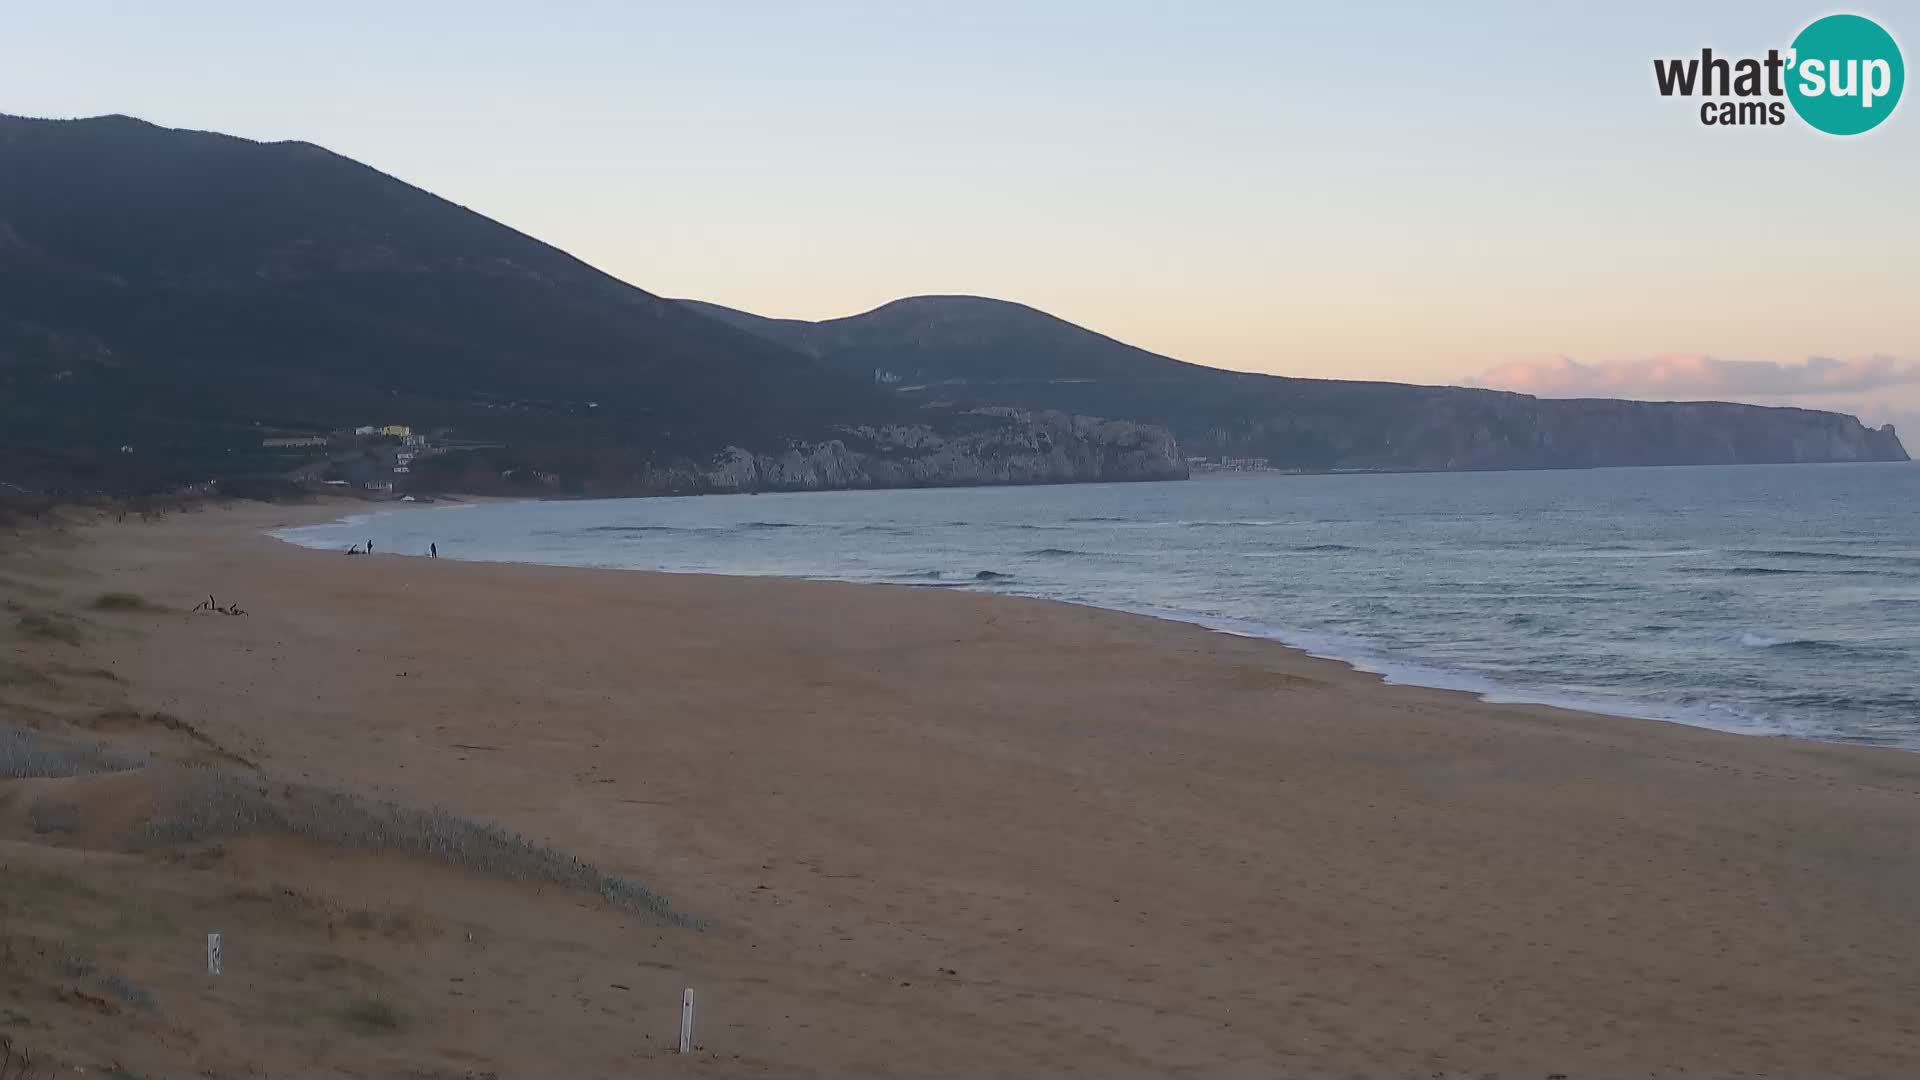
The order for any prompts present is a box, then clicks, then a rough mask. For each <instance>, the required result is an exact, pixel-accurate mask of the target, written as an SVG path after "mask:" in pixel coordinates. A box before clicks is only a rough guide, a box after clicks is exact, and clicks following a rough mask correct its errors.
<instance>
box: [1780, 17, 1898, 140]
mask: <svg viewBox="0 0 1920 1080" xmlns="http://www.w3.org/2000/svg"><path fill="white" fill-rule="evenodd" d="M1788 63H1789V65H1790V67H1789V69H1788V76H1787V100H1788V101H1791V102H1792V103H1793V111H1794V112H1797V113H1799V114H1800V119H1802V120H1805V121H1806V122H1807V123H1808V124H1811V125H1812V126H1813V127H1815V128H1817V129H1819V130H1821V131H1824V132H1826V133H1827V134H1829V135H1858V134H1860V133H1861V132H1863V131H1870V130H1872V129H1873V128H1875V127H1877V126H1878V125H1879V124H1880V122H1881V121H1882V120H1885V119H1886V118H1887V117H1888V116H1889V115H1890V114H1892V112H1893V107H1894V106H1895V105H1898V104H1899V103H1900V91H1901V90H1902V89H1904V88H1905V86H1906V84H1907V67H1906V64H1904V63H1902V62H1901V59H1900V46H1899V45H1898V44H1896V43H1895V42H1894V40H1893V35H1892V34H1889V33H1887V32H1886V31H1885V30H1884V29H1882V28H1881V27H1880V24H1879V23H1877V22H1874V21H1873V20H1872V19H1868V18H1863V17H1861V16H1859V15H1829V16H1827V17H1826V18H1824V19H1818V20H1815V21H1814V22H1813V23H1811V24H1810V25H1808V27H1807V28H1806V29H1805V30H1802V31H1800V36H1799V37H1796V38H1794V39H1793V55H1792V59H1791V60H1789V61H1788Z"/></svg>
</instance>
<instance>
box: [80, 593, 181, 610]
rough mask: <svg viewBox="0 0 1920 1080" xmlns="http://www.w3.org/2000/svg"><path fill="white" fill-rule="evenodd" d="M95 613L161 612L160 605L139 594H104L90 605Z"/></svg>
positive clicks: (95, 598)
mask: <svg viewBox="0 0 1920 1080" xmlns="http://www.w3.org/2000/svg"><path fill="white" fill-rule="evenodd" d="M88 606H89V607H91V608H93V610H95V611H161V610H164V609H162V608H161V607H160V606H159V605H158V604H155V603H153V602H151V601H149V600H148V599H147V598H146V597H144V596H141V595H140V594H139V593H130V592H103V593H101V594H100V595H99V596H96V597H94V598H93V603H91V604H89V605H88Z"/></svg>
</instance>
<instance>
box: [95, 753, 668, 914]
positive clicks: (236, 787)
mask: <svg viewBox="0 0 1920 1080" xmlns="http://www.w3.org/2000/svg"><path fill="white" fill-rule="evenodd" d="M256 834H277V835H285V836H293V837H297V838H299V839H302V840H307V841H310V842H312V843H316V844H324V845H327V846H329V847H335V848H341V849H345V850H349V851H367V852H397V853H400V854H406V855H415V856H420V857H423V858H427V859H432V860H433V861H435V862H439V863H443V864H445V865H448V866H453V867H458V868H461V869H465V870H474V871H478V872H480V873H483V874H488V875H491V876H494V877H501V878H507V879H509V880H514V881H531V882H541V883H547V884H553V885H562V886H569V887H573V888H582V889H587V890H589V891H592V892H594V893H597V894H598V895H599V896H600V897H601V898H602V899H603V900H605V901H606V902H607V903H608V904H611V905H613V906H614V907H618V908H623V909H626V910H629V911H635V912H639V913H642V914H646V915H650V916H652V917H654V918H655V919H658V920H659V921H660V922H662V923H663V924H666V925H671V926H691V925H694V923H693V922H692V920H690V919H689V918H687V916H685V915H682V914H681V913H679V912H676V911H674V910H673V908H672V906H671V905H670V904H669V903H668V902H667V900H666V899H665V898H664V897H662V896H660V895H659V894H657V893H655V892H653V891H652V890H650V889H648V888H646V887H645V886H643V885H640V884H639V883H637V882H634V881H631V880H628V879H626V878H621V877H615V876H612V875H610V874H606V873H602V872H601V871H600V870H599V868H597V867H595V866H594V865H593V864H591V863H588V862H584V861H582V860H580V859H576V858H574V857H572V856H571V855H567V854H566V853H564V852H561V851H559V850H557V849H555V848H551V847H547V846H546V845H543V844H536V843H534V842H533V841H531V840H529V839H527V838H526V837H524V836H521V835H519V834H518V833H515V832H511V831H509V830H507V829H503V828H501V827H500V826H498V825H492V824H488V823H484V822H477V821H470V820H468V819H466V818H462V817H457V816H455V815H453V814H449V813H447V812H446V811H444V810H425V811H423V810H413V809H408V808H406V807H402V806H400V805H399V804H397V803H391V802H374V801H370V800H367V799H363V798H360V797H359V796H355V795H351V794H348V793H346V792H340V791H328V790H324V789H297V790H296V789H288V790H287V793H286V796H285V797H284V798H280V799H274V798H272V797H270V795H269V789H268V788H267V787H265V786H262V785H261V784H259V783H258V782H255V781H249V780H248V779H246V778H244V777H241V776H238V775H236V774H234V773H231V772H227V771H225V770H220V769H196V770H194V772H193V774H192V777H191V780H190V782H189V784H188V785H187V787H186V788H185V789H184V790H183V791H182V792H181V793H180V795H179V797H178V798H176V799H175V800H174V802H173V803H172V805H169V806H165V807H161V808H158V809H156V811H155V813H154V815H153V816H152V817H151V818H149V819H148V821H147V822H146V823H145V824H144V825H142V826H141V827H140V829H139V830H138V832H137V833H136V835H135V836H134V838H133V841H134V844H135V846H136V847H148V846H168V845H173V844H181V843H192V842H196V841H200V840H206V839H213V838H217V837H223V836H247V835H256Z"/></svg>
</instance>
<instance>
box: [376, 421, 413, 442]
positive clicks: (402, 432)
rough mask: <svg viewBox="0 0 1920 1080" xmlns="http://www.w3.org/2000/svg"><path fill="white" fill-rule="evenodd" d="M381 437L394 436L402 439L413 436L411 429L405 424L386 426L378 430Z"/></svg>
mask: <svg viewBox="0 0 1920 1080" xmlns="http://www.w3.org/2000/svg"><path fill="white" fill-rule="evenodd" d="M380 434H382V435H396V436H398V437H400V438H402V439H404V438H407V437H408V436H410V435H412V434H413V429H412V428H410V427H408V426H407V425H405V424H388V425H387V426H386V427H383V428H381V429H380Z"/></svg>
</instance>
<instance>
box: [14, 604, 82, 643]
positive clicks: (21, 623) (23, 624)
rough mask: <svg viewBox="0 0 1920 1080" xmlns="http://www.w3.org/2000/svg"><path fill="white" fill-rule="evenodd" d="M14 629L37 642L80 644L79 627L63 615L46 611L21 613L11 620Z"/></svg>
mask: <svg viewBox="0 0 1920 1080" xmlns="http://www.w3.org/2000/svg"><path fill="white" fill-rule="evenodd" d="M13 626H14V629H16V630H18V631H20V633H21V634H22V635H23V636H25V637H29V638H33V639H35V640H37V641H57V642H60V643H61V644H63V645H78V644H80V636H81V635H80V627H79V626H78V625H77V624H76V623H75V622H74V621H73V620H72V619H69V618H67V617H65V616H63V615H55V614H53V613H51V612H46V611H23V612H21V613H20V614H19V616H18V617H16V618H15V619H14V620H13Z"/></svg>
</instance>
